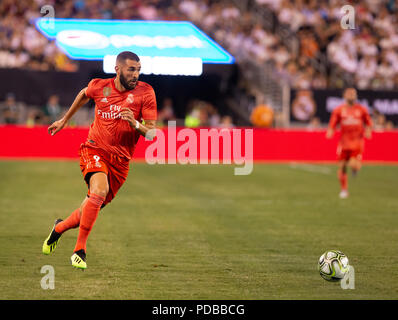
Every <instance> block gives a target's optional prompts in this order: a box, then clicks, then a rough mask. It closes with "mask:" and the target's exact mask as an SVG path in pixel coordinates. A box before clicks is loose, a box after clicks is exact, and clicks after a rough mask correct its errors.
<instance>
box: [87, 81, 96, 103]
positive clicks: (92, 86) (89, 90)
mask: <svg viewBox="0 0 398 320" xmlns="http://www.w3.org/2000/svg"><path fill="white" fill-rule="evenodd" d="M98 80H99V79H92V80H91V81H90V82H89V83H88V85H87V89H86V96H87V97H89V98H90V99H94V90H95V89H96V84H97V83H98Z"/></svg>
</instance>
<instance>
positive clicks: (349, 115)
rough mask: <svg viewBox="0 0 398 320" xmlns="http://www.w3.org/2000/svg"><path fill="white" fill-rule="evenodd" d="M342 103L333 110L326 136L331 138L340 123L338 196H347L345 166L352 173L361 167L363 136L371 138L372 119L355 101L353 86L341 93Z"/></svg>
mask: <svg viewBox="0 0 398 320" xmlns="http://www.w3.org/2000/svg"><path fill="white" fill-rule="evenodd" d="M343 98H344V100H345V101H344V103H343V104H342V105H340V106H338V107H337V108H336V109H334V110H333V112H332V116H331V118H330V122H329V127H328V130H327V132H326V137H327V138H328V139H331V138H332V137H333V134H334V130H335V129H336V126H337V125H338V124H340V127H341V137H340V141H339V144H338V146H337V156H338V160H339V168H338V171H337V175H338V178H339V181H340V186H341V190H340V195H339V196H340V198H342V199H345V198H347V197H348V178H347V166H349V167H350V168H351V170H352V173H353V175H354V176H355V175H356V173H357V172H358V171H359V169H360V168H361V160H362V153H363V151H364V143H365V140H364V137H366V138H368V139H370V138H371V129H372V120H371V118H370V116H369V113H368V111H367V110H366V108H365V107H364V106H362V105H360V104H359V103H357V102H356V101H357V91H356V90H355V88H347V89H345V90H344V94H343Z"/></svg>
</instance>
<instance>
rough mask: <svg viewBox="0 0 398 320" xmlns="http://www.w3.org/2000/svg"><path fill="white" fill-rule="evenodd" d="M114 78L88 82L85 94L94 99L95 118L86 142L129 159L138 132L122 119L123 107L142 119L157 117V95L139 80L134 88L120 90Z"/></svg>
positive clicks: (136, 117) (138, 118)
mask: <svg viewBox="0 0 398 320" xmlns="http://www.w3.org/2000/svg"><path fill="white" fill-rule="evenodd" d="M114 80H115V78H111V79H93V80H91V81H90V83H89V84H88V87H87V90H86V95H87V96H88V97H89V98H91V99H93V100H94V101H95V119H94V122H93V123H92V124H91V126H90V131H89V134H88V138H87V142H86V143H87V144H88V145H89V146H90V147H94V148H100V149H102V150H104V151H106V152H109V153H111V154H115V155H117V156H119V157H122V158H125V159H131V158H132V156H133V153H134V149H135V145H136V143H137V141H138V139H139V136H140V134H139V133H138V132H137V131H136V130H135V129H134V128H132V127H131V126H130V124H129V123H128V122H127V121H126V120H122V119H121V115H120V111H121V109H122V108H123V107H127V108H130V109H131V110H132V111H133V112H134V118H135V119H137V120H139V121H141V119H144V120H156V118H157V109H156V97H155V92H154V90H153V89H152V87H151V86H150V85H149V84H147V83H145V82H142V81H138V83H137V86H136V87H135V88H134V89H133V90H126V91H123V92H120V91H119V90H117V89H116V87H115V83H114Z"/></svg>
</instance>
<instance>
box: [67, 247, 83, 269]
mask: <svg viewBox="0 0 398 320" xmlns="http://www.w3.org/2000/svg"><path fill="white" fill-rule="evenodd" d="M70 261H71V263H72V266H73V267H75V268H79V269H83V270H84V269H86V268H87V263H86V253H85V252H84V250H83V249H81V250H79V251H76V252H75V253H74V254H73V255H72V257H70Z"/></svg>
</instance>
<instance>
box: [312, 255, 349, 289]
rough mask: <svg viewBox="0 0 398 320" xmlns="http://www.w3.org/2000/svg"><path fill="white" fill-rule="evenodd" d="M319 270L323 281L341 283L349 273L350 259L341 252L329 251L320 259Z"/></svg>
mask: <svg viewBox="0 0 398 320" xmlns="http://www.w3.org/2000/svg"><path fill="white" fill-rule="evenodd" d="M318 269H319V273H320V274H321V277H322V278H323V279H325V280H327V281H334V282H336V281H340V280H342V279H343V278H344V276H345V275H346V274H347V272H348V269H349V265H348V258H347V256H346V255H345V254H344V253H342V252H341V251H338V250H328V251H326V252H325V253H324V254H323V255H321V257H320V258H319V263H318Z"/></svg>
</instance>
